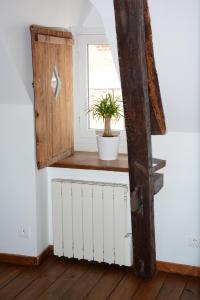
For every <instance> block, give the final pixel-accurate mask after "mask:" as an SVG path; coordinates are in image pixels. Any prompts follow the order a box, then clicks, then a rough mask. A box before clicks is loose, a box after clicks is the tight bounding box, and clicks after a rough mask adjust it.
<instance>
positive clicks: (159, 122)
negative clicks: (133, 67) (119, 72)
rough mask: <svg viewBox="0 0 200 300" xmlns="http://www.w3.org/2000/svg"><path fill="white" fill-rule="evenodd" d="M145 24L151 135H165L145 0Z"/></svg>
mask: <svg viewBox="0 0 200 300" xmlns="http://www.w3.org/2000/svg"><path fill="white" fill-rule="evenodd" d="M144 24H145V56H146V63H147V75H148V93H149V101H150V117H151V134H165V132H166V125H165V116H164V112H163V106H162V99H161V94H160V87H159V82H158V76H157V71H156V66H155V59H154V50H153V42H152V30H151V19H150V14H149V7H148V1H147V0H144Z"/></svg>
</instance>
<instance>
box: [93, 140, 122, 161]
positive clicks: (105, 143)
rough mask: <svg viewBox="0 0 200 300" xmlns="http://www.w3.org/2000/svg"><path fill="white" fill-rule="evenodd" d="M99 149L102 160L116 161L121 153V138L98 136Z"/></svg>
mask: <svg viewBox="0 0 200 300" xmlns="http://www.w3.org/2000/svg"><path fill="white" fill-rule="evenodd" d="M97 147H98V152H99V158H100V159H101V160H116V159H117V155H118V151H119V136H112V137H104V136H101V135H97Z"/></svg>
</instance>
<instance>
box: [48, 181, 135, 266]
mask: <svg viewBox="0 0 200 300" xmlns="http://www.w3.org/2000/svg"><path fill="white" fill-rule="evenodd" d="M52 192H53V195H52V196H53V197H52V198H53V240H54V242H53V243H54V254H55V255H58V256H66V257H69V258H71V257H75V258H78V259H86V260H94V261H98V262H107V263H115V264H119V265H126V266H130V265H131V264H132V257H131V253H132V245H131V244H132V243H131V235H130V234H129V233H128V232H127V225H126V224H127V222H126V220H127V193H128V187H127V185H125V184H112V183H109V184H108V183H102V182H88V181H73V180H58V179H55V180H53V181H52Z"/></svg>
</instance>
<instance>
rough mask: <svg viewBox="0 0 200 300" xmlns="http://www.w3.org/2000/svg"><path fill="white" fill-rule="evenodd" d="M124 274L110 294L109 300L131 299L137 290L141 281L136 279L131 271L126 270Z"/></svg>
mask: <svg viewBox="0 0 200 300" xmlns="http://www.w3.org/2000/svg"><path fill="white" fill-rule="evenodd" d="M126 272H127V274H126V275H125V276H124V278H123V279H122V280H121V281H120V283H119V284H118V286H117V287H116V288H115V290H114V291H113V292H112V294H111V295H110V297H109V300H122V299H131V297H132V296H133V295H134V294H135V292H136V291H137V289H138V288H139V286H140V284H141V282H142V280H141V279H139V278H138V277H136V276H135V275H134V273H133V271H132V270H131V271H128V270H127V271H126Z"/></svg>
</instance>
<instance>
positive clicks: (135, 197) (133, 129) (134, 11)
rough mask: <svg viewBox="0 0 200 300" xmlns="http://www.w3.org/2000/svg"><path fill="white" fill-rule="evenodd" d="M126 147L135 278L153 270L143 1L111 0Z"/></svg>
mask: <svg viewBox="0 0 200 300" xmlns="http://www.w3.org/2000/svg"><path fill="white" fill-rule="evenodd" d="M114 8H115V20H116V31H117V41H118V55H119V64H120V74H121V84H122V94H123V104H124V115H125V126H126V133H127V144H128V161H129V180H130V193H131V218H132V232H133V257H134V269H135V272H136V274H138V275H140V276H143V277H152V276H153V275H154V273H155V270H156V267H155V265H156V258H155V229H154V197H153V194H154V192H153V174H152V150H151V121H150V119H151V118H150V104H149V95H148V75H147V63H146V56H145V24H144V0H114Z"/></svg>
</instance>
